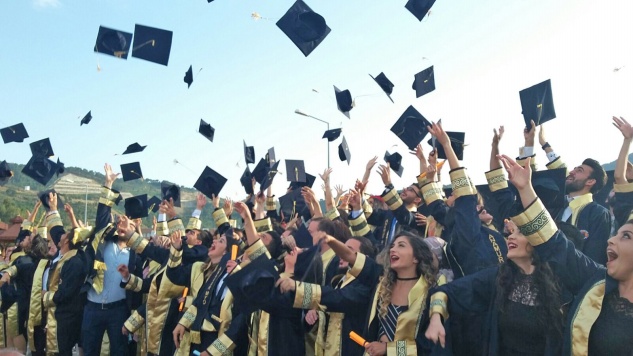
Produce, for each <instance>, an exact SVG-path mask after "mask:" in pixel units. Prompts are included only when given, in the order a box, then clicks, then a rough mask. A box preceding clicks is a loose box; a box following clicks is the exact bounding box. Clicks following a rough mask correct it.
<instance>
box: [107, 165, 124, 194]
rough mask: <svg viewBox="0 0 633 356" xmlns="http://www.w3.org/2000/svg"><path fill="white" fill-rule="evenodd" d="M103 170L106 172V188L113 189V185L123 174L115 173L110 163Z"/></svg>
mask: <svg viewBox="0 0 633 356" xmlns="http://www.w3.org/2000/svg"><path fill="white" fill-rule="evenodd" d="M103 170H104V171H105V186H106V187H108V188H112V184H113V183H114V181H115V180H116V179H117V177H118V176H119V175H120V174H121V173H114V171H112V167H111V166H110V165H109V164H108V163H106V164H105V166H104V167H103Z"/></svg>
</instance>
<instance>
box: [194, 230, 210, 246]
mask: <svg viewBox="0 0 633 356" xmlns="http://www.w3.org/2000/svg"><path fill="white" fill-rule="evenodd" d="M198 240H200V242H202V246H204V247H206V248H210V247H211V245H212V244H213V235H212V234H211V232H210V231H208V230H198Z"/></svg>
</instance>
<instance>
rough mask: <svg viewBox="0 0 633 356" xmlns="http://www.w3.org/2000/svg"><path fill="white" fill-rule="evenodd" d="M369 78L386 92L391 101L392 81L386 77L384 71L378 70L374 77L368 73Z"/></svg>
mask: <svg viewBox="0 0 633 356" xmlns="http://www.w3.org/2000/svg"><path fill="white" fill-rule="evenodd" d="M369 76H370V77H371V79H373V80H374V81H375V82H376V83H377V84H378V85H379V86H380V88H381V89H382V90H383V91H384V92H385V94H387V96H388V97H389V100H391V102H392V103H393V99H391V93H392V92H393V83H392V82H391V81H390V80H389V79H388V78H387V76H386V75H385V73H383V72H380V74H378V75H377V76H376V77H375V78H374V77H373V76H372V75H371V74H370V75H369Z"/></svg>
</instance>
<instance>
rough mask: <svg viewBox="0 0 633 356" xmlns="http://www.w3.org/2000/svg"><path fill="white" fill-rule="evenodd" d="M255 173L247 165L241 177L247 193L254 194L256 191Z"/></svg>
mask: <svg viewBox="0 0 633 356" xmlns="http://www.w3.org/2000/svg"><path fill="white" fill-rule="evenodd" d="M252 179H253V175H252V174H251V170H250V169H248V167H246V169H245V170H244V173H242V176H241V177H240V183H242V187H244V190H245V191H246V194H250V195H253V194H255V192H254V191H253V181H252Z"/></svg>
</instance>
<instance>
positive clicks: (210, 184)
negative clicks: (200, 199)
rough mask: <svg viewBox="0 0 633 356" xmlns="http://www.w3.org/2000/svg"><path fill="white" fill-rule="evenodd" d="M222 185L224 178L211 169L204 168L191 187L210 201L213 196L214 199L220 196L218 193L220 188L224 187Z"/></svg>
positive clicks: (224, 181) (224, 182)
mask: <svg viewBox="0 0 633 356" xmlns="http://www.w3.org/2000/svg"><path fill="white" fill-rule="evenodd" d="M224 184H226V178H224V177H222V176H221V175H220V174H219V173H218V172H216V171H214V170H213V169H211V168H209V167H205V168H204V170H203V171H202V174H201V175H200V177H199V178H198V181H196V184H194V185H193V187H194V188H196V189H198V191H200V193H202V194H204V195H206V196H207V197H209V198H210V199H213V195H215V196H216V197H217V196H218V195H220V191H221V190H222V187H224Z"/></svg>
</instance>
